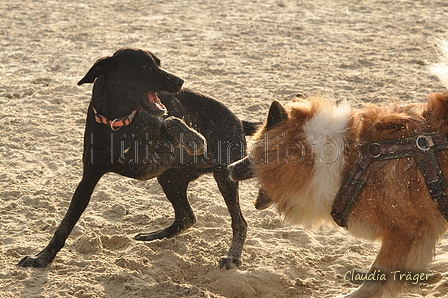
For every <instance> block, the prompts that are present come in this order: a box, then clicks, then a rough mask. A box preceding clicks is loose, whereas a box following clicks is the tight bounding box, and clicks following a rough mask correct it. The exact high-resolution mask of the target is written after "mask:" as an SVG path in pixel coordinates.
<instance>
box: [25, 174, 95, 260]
mask: <svg viewBox="0 0 448 298" xmlns="http://www.w3.org/2000/svg"><path fill="white" fill-rule="evenodd" d="M102 175H103V174H102V173H92V172H90V171H84V176H83V178H82V180H81V182H80V183H79V185H78V187H77V188H76V191H75V194H74V195H73V198H72V201H71V203H70V206H69V207H68V210H67V213H66V214H65V216H64V219H63V220H62V222H61V223H60V225H59V227H58V228H57V229H56V231H55V233H54V236H53V238H52V239H51V241H50V243H49V244H48V245H47V247H46V248H45V249H44V250H42V251H41V252H40V253H39V254H37V255H36V257H29V256H27V257H24V258H23V259H22V260H20V262H19V264H18V265H19V266H21V267H45V266H47V265H48V264H49V263H51V262H52V261H53V259H54V258H55V257H56V254H57V253H58V252H59V251H60V250H61V248H62V247H63V246H64V244H65V240H66V239H67V237H68V235H69V234H70V232H71V231H72V229H73V227H74V226H75V224H76V222H77V221H78V219H79V217H80V216H81V214H82V213H83V212H84V210H85V209H86V207H87V205H88V204H89V201H90V197H91V195H92V192H93V189H94V188H95V185H96V184H97V183H98V181H99V179H100V178H101V176H102Z"/></svg>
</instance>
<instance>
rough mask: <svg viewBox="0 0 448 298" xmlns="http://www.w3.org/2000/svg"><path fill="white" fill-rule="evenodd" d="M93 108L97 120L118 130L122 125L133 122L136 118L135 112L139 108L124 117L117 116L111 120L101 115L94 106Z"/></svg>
mask: <svg viewBox="0 0 448 298" xmlns="http://www.w3.org/2000/svg"><path fill="white" fill-rule="evenodd" d="M92 109H93V113H94V114H95V120H96V122H98V123H102V124H106V125H108V126H109V127H110V129H112V130H113V131H117V130H119V129H120V128H121V127H122V126H126V125H129V124H131V122H132V120H134V117H135V114H137V110H133V111H132V113H131V114H130V115H128V116H124V117H122V118H116V119H114V120H109V119H107V118H106V117H105V116H103V115H100V114H99V113H98V112H97V110H96V109H95V108H94V107H93V106H92Z"/></svg>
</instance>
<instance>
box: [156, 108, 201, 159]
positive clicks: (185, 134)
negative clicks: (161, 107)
mask: <svg viewBox="0 0 448 298" xmlns="http://www.w3.org/2000/svg"><path fill="white" fill-rule="evenodd" d="M163 125H164V126H165V128H166V130H167V131H168V133H169V134H170V135H171V136H172V137H174V139H175V140H176V141H177V142H178V145H179V146H181V147H183V148H185V151H187V153H188V154H190V155H201V154H204V153H205V151H207V142H206V140H205V138H204V136H203V135H201V134H200V133H198V132H197V131H196V130H194V129H192V128H191V127H189V126H188V125H187V124H185V122H184V121H182V120H181V119H179V118H177V117H173V116H170V117H168V118H166V119H165V122H164V124H163Z"/></svg>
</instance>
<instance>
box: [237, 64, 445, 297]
mask: <svg viewBox="0 0 448 298" xmlns="http://www.w3.org/2000/svg"><path fill="white" fill-rule="evenodd" d="M446 69H448V68H446ZM447 133H448V93H445V94H432V95H430V96H429V97H428V101H427V103H422V104H408V105H404V106H399V105H396V104H394V105H389V106H384V105H383V106H377V105H372V104H367V105H365V106H364V107H363V108H362V109H353V108H351V107H350V106H349V105H348V104H347V103H340V104H336V103H334V102H331V101H329V100H326V99H323V98H311V99H297V100H296V101H294V102H292V103H290V104H288V105H287V106H286V107H283V106H282V105H281V104H280V103H279V102H274V103H273V104H272V105H271V108H270V110H269V115H268V119H267V121H266V123H265V125H264V127H263V128H262V129H261V130H260V131H258V132H257V133H256V135H255V136H254V138H253V140H254V144H253V146H252V149H251V153H250V155H249V156H248V157H246V158H245V159H243V160H241V161H239V162H236V163H234V164H232V165H230V166H229V168H230V170H231V177H232V178H233V179H235V180H243V179H247V178H250V177H256V178H257V179H258V181H259V184H260V186H261V190H260V193H259V199H258V200H257V202H256V206H257V207H259V208H265V207H268V206H269V205H270V204H276V206H277V208H278V210H279V213H280V214H281V215H282V216H283V218H284V219H285V220H286V221H288V222H291V223H294V224H305V225H316V224H321V223H330V224H333V223H334V222H333V220H334V221H336V222H337V223H338V224H339V225H341V226H345V227H346V228H348V230H349V231H350V232H352V233H353V234H354V235H355V236H359V237H363V238H367V239H372V240H377V239H379V240H381V241H382V246H381V250H380V252H379V254H378V256H377V258H376V260H375V262H374V263H373V265H372V267H371V268H370V270H369V273H368V274H370V277H371V278H370V280H367V279H368V278H367V276H368V275H366V280H365V281H364V283H363V285H362V286H361V287H360V288H358V289H357V290H355V291H354V292H352V293H350V294H348V295H346V296H341V297H357V298H360V297H362V298H367V297H396V296H397V295H398V294H399V293H400V292H401V291H403V288H404V286H405V285H406V284H409V285H411V284H415V283H416V282H415V281H416V280H417V281H425V280H426V279H427V278H428V276H427V275H426V274H425V271H424V270H425V269H426V267H427V265H428V264H429V262H430V261H431V260H432V258H433V255H434V249H435V245H436V243H437V241H438V239H440V237H441V236H442V235H443V233H444V232H445V230H446V229H447V227H448V223H447V219H448V195H447V192H446V188H447V184H446V181H445V178H444V177H448V150H447V148H448V139H447ZM408 273H410V274H408ZM409 276H411V277H412V278H411V279H409Z"/></svg>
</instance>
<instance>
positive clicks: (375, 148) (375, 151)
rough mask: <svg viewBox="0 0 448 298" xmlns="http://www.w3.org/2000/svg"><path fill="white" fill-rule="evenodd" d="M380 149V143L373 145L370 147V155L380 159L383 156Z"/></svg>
mask: <svg viewBox="0 0 448 298" xmlns="http://www.w3.org/2000/svg"><path fill="white" fill-rule="evenodd" d="M380 147H381V145H380V144H378V143H373V144H372V146H370V148H369V153H370V155H371V156H372V157H373V158H377V157H380V155H381V150H380Z"/></svg>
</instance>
